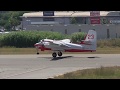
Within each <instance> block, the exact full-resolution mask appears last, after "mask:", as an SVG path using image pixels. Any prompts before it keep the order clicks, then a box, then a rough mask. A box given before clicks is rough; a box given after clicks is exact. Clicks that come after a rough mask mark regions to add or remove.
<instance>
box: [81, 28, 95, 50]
mask: <svg viewBox="0 0 120 90" xmlns="http://www.w3.org/2000/svg"><path fill="white" fill-rule="evenodd" d="M96 40H97V33H96V31H94V30H89V31H88V34H87V35H86V37H85V40H82V43H81V44H84V45H89V46H86V47H89V49H90V50H96Z"/></svg>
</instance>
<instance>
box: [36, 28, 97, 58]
mask: <svg viewBox="0 0 120 90" xmlns="http://www.w3.org/2000/svg"><path fill="white" fill-rule="evenodd" d="M96 39H97V33H96V31H95V30H89V31H88V34H87V35H86V37H85V39H84V40H81V42H80V43H72V42H71V40H70V39H63V40H52V39H42V40H40V42H38V43H35V44H34V46H35V47H36V50H37V54H39V49H40V50H41V51H45V50H52V51H53V53H52V56H53V58H55V57H57V55H58V56H59V57H60V56H62V52H95V51H96V46H97V45H96Z"/></svg>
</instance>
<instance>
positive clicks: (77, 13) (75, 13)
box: [21, 11, 120, 17]
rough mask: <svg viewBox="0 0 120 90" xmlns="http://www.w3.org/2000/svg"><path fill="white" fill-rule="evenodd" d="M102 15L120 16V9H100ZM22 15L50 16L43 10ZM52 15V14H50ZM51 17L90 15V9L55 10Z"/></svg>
mask: <svg viewBox="0 0 120 90" xmlns="http://www.w3.org/2000/svg"><path fill="white" fill-rule="evenodd" d="M100 16H120V11H100ZM21 17H48V16H43V12H42V11H40V12H30V13H24V14H23V16H21ZM49 17H50V16H49ZM51 17H90V11H54V16H51Z"/></svg>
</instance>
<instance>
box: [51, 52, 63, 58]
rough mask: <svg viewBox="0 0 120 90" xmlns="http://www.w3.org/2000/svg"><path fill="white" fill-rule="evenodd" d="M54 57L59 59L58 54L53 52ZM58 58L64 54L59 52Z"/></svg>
mask: <svg viewBox="0 0 120 90" xmlns="http://www.w3.org/2000/svg"><path fill="white" fill-rule="evenodd" d="M52 56H53V57H54V58H55V57H57V53H56V52H53V53H52ZM58 56H62V52H60V51H59V52H58Z"/></svg>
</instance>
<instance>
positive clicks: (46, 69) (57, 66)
mask: <svg viewBox="0 0 120 90" xmlns="http://www.w3.org/2000/svg"><path fill="white" fill-rule="evenodd" d="M101 66H120V54H63V56H62V57H57V58H55V59H53V58H52V56H51V54H40V55H0V79H49V78H53V77H54V76H57V75H61V74H65V73H67V72H72V71H76V70H79V69H86V68H98V67H101Z"/></svg>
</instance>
